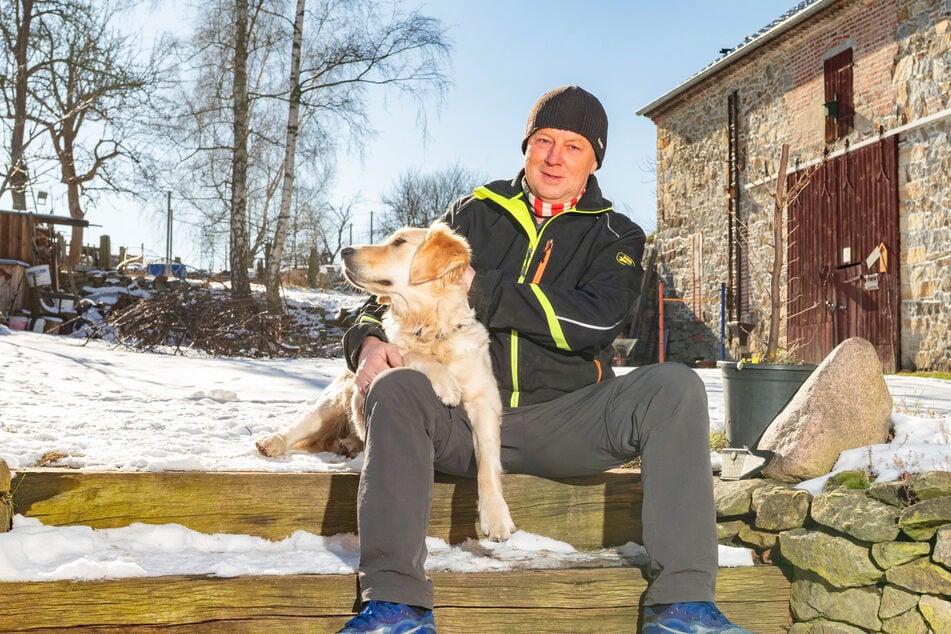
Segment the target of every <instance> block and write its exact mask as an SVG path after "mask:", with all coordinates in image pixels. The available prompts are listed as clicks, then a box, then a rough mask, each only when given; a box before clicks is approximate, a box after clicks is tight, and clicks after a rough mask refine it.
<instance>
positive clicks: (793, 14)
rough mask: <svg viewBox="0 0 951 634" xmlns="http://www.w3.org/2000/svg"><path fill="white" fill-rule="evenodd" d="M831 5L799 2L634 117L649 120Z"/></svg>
mask: <svg viewBox="0 0 951 634" xmlns="http://www.w3.org/2000/svg"><path fill="white" fill-rule="evenodd" d="M834 2H838V0H803V1H802V2H800V3H798V4H797V5H796V6H794V7H793V8H791V9H790V10H789V11H786V12H785V13H784V14H782V15H781V16H779V17H778V18H776V19H775V20H773V21H772V22H770V23H769V24H767V25H766V26H764V27H763V28H762V29H760V30H759V31H757V32H756V33H754V34H752V35H750V36H747V37H746V39H744V40H743V41H742V42H740V43H739V44H738V45H737V46H736V47H735V48H732V49H729V50H724V51H723V54H722V55H721V56H720V57H718V58H717V59H716V60H714V61H713V62H711V63H710V64H709V65H707V66H706V67H705V68H703V69H702V70H701V71H700V72H698V73H697V74H695V75H693V76H692V77H690V78H689V79H687V80H686V81H684V82H683V83H681V84H680V85H678V86H677V87H675V88H674V89H673V90H671V91H669V92H667V93H666V94H664V95H661V96H660V97H658V98H657V99H655V100H654V101H652V102H650V103H649V104H647V105H646V106H644V107H643V108H641V109H640V110H638V111H637V112H636V113H635V114H637V115H638V116H650V113H651V112H653V111H655V110H657V109H658V108H659V107H661V106H663V105H664V104H665V103H667V102H668V101H670V100H671V99H673V98H674V97H677V96H678V95H681V94H683V93H684V92H686V91H687V90H688V89H690V88H692V87H693V86H696V85H697V84H699V83H700V82H702V81H703V80H705V79H706V78H708V77H710V76H711V75H713V74H715V73H717V72H719V71H721V70H723V69H724V68H726V67H727V66H729V65H730V64H732V63H733V62H735V61H737V60H739V59H740V58H742V57H745V56H746V55H748V54H749V53H751V52H753V51H754V50H756V49H757V48H759V47H760V46H762V45H764V44H766V43H767V42H769V41H771V40H773V39H775V38H776V37H778V36H780V35H781V34H783V33H785V32H786V31H788V30H789V29H791V28H793V27H794V26H796V25H797V24H800V23H802V22H804V21H806V20H808V19H809V18H811V17H812V16H813V15H815V14H816V13H818V12H820V11H822V10H823V9H825V8H826V7H827V6H829V5H830V4H833V3H834Z"/></svg>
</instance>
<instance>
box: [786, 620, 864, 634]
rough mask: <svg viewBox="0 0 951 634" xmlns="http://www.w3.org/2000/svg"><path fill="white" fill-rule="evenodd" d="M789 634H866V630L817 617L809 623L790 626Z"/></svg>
mask: <svg viewBox="0 0 951 634" xmlns="http://www.w3.org/2000/svg"><path fill="white" fill-rule="evenodd" d="M788 634H865V630H863V629H861V628H858V627H853V626H851V625H846V624H845V623H836V622H835V621H827V620H825V619H816V620H815V621H809V622H807V623H796V624H795V625H793V626H792V627H790V628H789V632H788Z"/></svg>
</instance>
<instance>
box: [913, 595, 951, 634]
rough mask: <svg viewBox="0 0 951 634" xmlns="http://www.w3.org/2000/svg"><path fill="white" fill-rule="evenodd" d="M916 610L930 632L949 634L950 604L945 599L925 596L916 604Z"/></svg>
mask: <svg viewBox="0 0 951 634" xmlns="http://www.w3.org/2000/svg"><path fill="white" fill-rule="evenodd" d="M918 610H919V611H920V612H921V615H922V616H923V617H925V621H927V623H928V627H929V628H931V631H932V632H951V602H949V601H948V600H947V599H942V598H939V597H935V596H932V595H930V594H926V595H924V596H923V597H921V601H919V602H918Z"/></svg>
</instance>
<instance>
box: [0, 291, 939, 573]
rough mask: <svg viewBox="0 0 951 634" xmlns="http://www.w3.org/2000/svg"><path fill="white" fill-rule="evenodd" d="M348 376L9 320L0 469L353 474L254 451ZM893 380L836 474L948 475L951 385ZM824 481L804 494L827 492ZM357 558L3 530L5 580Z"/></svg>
mask: <svg viewBox="0 0 951 634" xmlns="http://www.w3.org/2000/svg"><path fill="white" fill-rule="evenodd" d="M343 299H344V300H345V299H346V296H344V297H343ZM308 301H320V299H319V298H318V299H316V300H315V299H313V298H311V299H310V300H308ZM324 301H330V302H340V301H341V297H340V296H333V297H330V298H327V299H325V300H324ZM359 301H360V300H359V298H355V299H353V302H354V303H355V304H356V303H359ZM342 368H343V361H342V360H340V359H312V358H308V359H245V358H240V359H237V358H234V359H232V358H211V357H207V356H200V355H193V356H187V357H186V356H171V355H158V354H142V353H137V352H131V351H128V350H126V349H123V348H120V347H115V346H112V345H110V344H108V343H105V342H102V341H86V340H85V339H82V338H71V337H61V336H51V335H43V334H34V333H30V332H12V331H9V330H7V329H6V328H5V327H4V326H2V325H0V381H2V384H0V459H3V460H5V461H6V462H7V464H8V465H9V466H10V468H11V469H12V470H14V471H16V469H18V468H26V467H33V466H36V465H38V464H47V465H51V466H65V467H71V468H75V469H86V470H116V471H164V470H199V471H201V470H204V471H271V472H274V471H282V472H294V471H298V472H299V471H358V470H359V469H360V466H361V460H362V457H361V456H357V458H355V459H353V460H348V459H345V458H342V457H340V456H336V455H331V454H309V453H306V452H302V451H295V452H291V454H290V455H288V456H285V457H283V458H279V459H269V458H264V457H263V456H261V455H260V454H258V452H257V450H256V449H255V446H254V441H255V440H256V439H258V438H260V437H261V436H263V435H265V434H267V433H269V432H272V431H273V430H275V429H277V428H279V427H281V426H282V425H284V424H286V423H287V422H288V421H289V420H292V419H293V418H294V416H295V414H296V412H297V411H298V410H299V409H300V408H301V407H303V406H304V405H305V404H306V403H307V402H309V401H310V400H312V399H313V398H315V397H316V395H317V394H318V393H319V392H320V390H321V389H322V388H323V387H324V386H325V385H326V384H327V383H328V382H329V381H330V379H331V378H332V377H333V376H334V375H336V373H338V372H339V371H340V370H341V369H342ZM697 372H698V374H699V375H700V376H701V378H702V379H703V381H704V384H705V385H706V388H707V393H708V397H709V404H710V405H709V413H710V420H711V429H722V428H723V398H722V397H723V389H722V383H721V380H720V373H719V370H698V371H697ZM886 381H887V382H888V386H889V389H890V390H891V392H892V395H893V397H894V400H895V408H896V411H895V413H894V414H893V415H892V423H893V426H894V428H895V432H896V434H895V441H894V442H893V443H891V444H889V445H880V446H874V447H871V448H863V449H858V450H854V451H852V452H846V453H844V454H843V456H842V458H840V461H839V463H838V464H837V465H836V469H835V470H842V469H847V468H866V467H867V466H869V461H870V458H869V455H870V452H871V456H872V462H873V466H874V467H875V468H876V469H877V472H878V474H879V479H881V480H889V479H894V478H895V477H897V475H898V473H900V472H901V471H902V470H905V471H912V472H914V471H925V470H930V469H943V470H951V382H949V381H942V380H937V379H923V378H911V377H902V376H889V377H886ZM822 481H824V478H822V479H819V480H817V481H811V482H809V483H804V485H803V486H804V487H805V488H810V489H812V490H818V488H820V487H821V484H822ZM429 549H430V558H429V560H428V561H427V567H428V568H429V569H430V570H456V571H467V570H468V571H481V570H495V569H506V568H511V567H536V568H537V567H553V566H566V565H571V563H572V562H574V561H577V560H578V559H586V558H589V559H590V558H596V559H598V560H599V561H601V562H602V563H604V564H609V562H613V564H615V565H620V564H621V563H622V562H623V561H625V560H626V561H629V562H630V561H634V562H637V561H643V549H642V548H641V547H640V546H638V545H636V544H629V545H628V546H626V547H624V548H622V549H617V550H610V551H606V552H603V553H578V552H575V551H574V550H573V549H572V548H571V547H570V546H569V545H567V544H564V543H561V542H556V541H554V540H551V539H548V538H546V537H544V536H542V535H533V534H530V533H524V532H520V533H516V535H515V537H513V539H512V540H510V541H509V542H506V543H505V544H502V545H499V544H494V543H492V542H488V541H483V542H479V543H474V542H469V543H464V544H453V545H449V544H446V543H445V542H442V541H441V540H438V539H435V538H430V540H429ZM282 553H284V554H287V556H282V555H281V554H282ZM720 558H721V565H723V566H731V565H751V564H752V559H751V556H750V553H749V551H747V550H746V549H736V548H727V547H721V551H720ZM357 559H358V549H357V541H356V538H355V537H354V536H352V535H340V536H334V537H319V536H316V535H313V534H309V533H305V532H298V533H295V534H294V535H292V536H290V537H289V538H287V539H286V540H283V541H281V542H270V541H267V540H263V539H260V538H257V537H250V536H246V535H205V534H200V533H196V532H194V531H190V530H188V529H186V528H184V527H182V526H178V525H165V526H152V525H142V524H137V525H133V526H130V527H127V528H118V529H109V530H92V529H89V528H85V527H50V526H43V525H42V524H40V523H39V522H38V521H36V520H34V519H31V518H25V517H22V516H17V517H16V518H15V521H14V529H13V530H12V531H10V532H8V533H5V534H0V581H3V580H7V581H11V580H45V579H60V578H104V577H122V576H142V575H161V574H216V575H222V576H233V575H242V574H282V573H347V572H352V571H354V570H355V568H356V565H357Z"/></svg>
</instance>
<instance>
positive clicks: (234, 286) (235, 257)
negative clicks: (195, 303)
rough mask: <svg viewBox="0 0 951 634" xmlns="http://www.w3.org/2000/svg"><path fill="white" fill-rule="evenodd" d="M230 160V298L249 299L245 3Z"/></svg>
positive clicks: (237, 41)
mask: <svg viewBox="0 0 951 634" xmlns="http://www.w3.org/2000/svg"><path fill="white" fill-rule="evenodd" d="M235 9H236V10H235V37H234V104H233V106H232V112H233V114H234V122H233V130H234V160H233V162H232V167H231V263H230V264H231V296H232V298H235V299H240V298H244V297H250V296H251V280H250V278H249V277H248V267H249V265H250V262H251V253H250V250H249V249H248V224H247V215H248V190H247V178H248V127H249V125H248V121H249V119H250V111H249V110H250V109H249V106H248V0H236V2H235Z"/></svg>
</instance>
